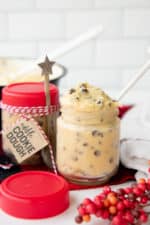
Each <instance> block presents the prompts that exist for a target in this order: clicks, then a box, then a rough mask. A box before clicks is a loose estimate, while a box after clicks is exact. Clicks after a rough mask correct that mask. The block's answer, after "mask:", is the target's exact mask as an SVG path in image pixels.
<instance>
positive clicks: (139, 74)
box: [117, 60, 150, 101]
mask: <svg viewBox="0 0 150 225" xmlns="http://www.w3.org/2000/svg"><path fill="white" fill-rule="evenodd" d="M149 69H150V60H148V61H147V62H146V63H145V64H144V65H143V66H142V67H141V68H140V70H139V71H138V72H137V73H136V74H135V75H134V77H133V78H132V79H131V80H130V81H129V83H128V84H127V85H126V86H125V87H124V88H123V90H122V91H121V92H120V94H119V96H118V98H117V100H118V101H120V100H122V98H123V97H124V96H125V95H126V94H127V93H128V92H129V91H130V90H131V89H132V88H133V86H134V85H135V84H136V83H137V81H138V80H140V79H141V78H142V77H143V76H144V74H145V73H146V72H147V71H148V70H149Z"/></svg>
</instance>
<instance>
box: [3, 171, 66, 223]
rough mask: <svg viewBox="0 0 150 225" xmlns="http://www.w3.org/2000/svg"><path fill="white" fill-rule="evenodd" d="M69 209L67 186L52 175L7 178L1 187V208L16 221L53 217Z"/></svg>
mask: <svg viewBox="0 0 150 225" xmlns="http://www.w3.org/2000/svg"><path fill="white" fill-rule="evenodd" d="M68 206H69V191H68V184H67V182H66V181H65V180H64V179H63V178H62V177H60V176H57V175H55V174H53V173H50V172H46V171H26V172H20V173H17V174H15V175H12V176H10V177H8V178H6V179H5V180H4V181H3V182H2V184H1V188H0V207H1V209H2V210H3V211H5V212H6V213H8V214H10V215H12V216H15V217H19V218H28V219H29V218H32V219H37V218H46V217H52V216H55V215H57V214H59V213H61V212H63V211H64V210H65V209H67V208H68Z"/></svg>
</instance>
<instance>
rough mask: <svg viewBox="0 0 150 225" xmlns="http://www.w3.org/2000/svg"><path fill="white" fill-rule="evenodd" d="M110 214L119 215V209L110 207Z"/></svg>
mask: <svg viewBox="0 0 150 225" xmlns="http://www.w3.org/2000/svg"><path fill="white" fill-rule="evenodd" d="M109 213H110V214H111V215H115V214H116V213H117V208H116V206H114V205H112V206H110V207H109Z"/></svg>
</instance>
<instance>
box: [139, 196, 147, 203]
mask: <svg viewBox="0 0 150 225" xmlns="http://www.w3.org/2000/svg"><path fill="white" fill-rule="evenodd" d="M140 202H141V203H142V204H146V203H147V202H148V197H146V196H143V197H142V198H141V200H140Z"/></svg>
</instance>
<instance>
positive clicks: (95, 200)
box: [94, 196, 103, 208]
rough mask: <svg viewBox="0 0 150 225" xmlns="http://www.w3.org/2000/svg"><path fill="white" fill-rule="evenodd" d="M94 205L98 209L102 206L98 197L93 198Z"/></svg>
mask: <svg viewBox="0 0 150 225" xmlns="http://www.w3.org/2000/svg"><path fill="white" fill-rule="evenodd" d="M94 203H95V205H96V206H97V207H98V208H102V206H103V202H102V200H101V198H100V197H99V196H96V197H95V198H94Z"/></svg>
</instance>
